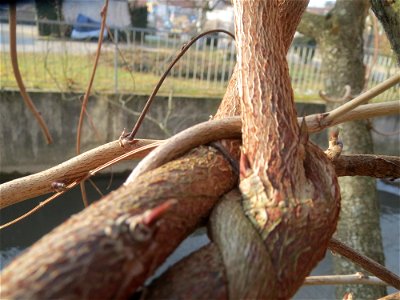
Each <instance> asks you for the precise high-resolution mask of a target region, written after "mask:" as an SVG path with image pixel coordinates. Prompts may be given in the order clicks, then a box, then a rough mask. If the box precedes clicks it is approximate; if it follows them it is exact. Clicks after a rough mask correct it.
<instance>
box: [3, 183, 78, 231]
mask: <svg viewBox="0 0 400 300" xmlns="http://www.w3.org/2000/svg"><path fill="white" fill-rule="evenodd" d="M76 184H77V182H73V183H71V184H70V185H68V186H67V187H66V188H65V189H66V190H69V189H71V188H72V187H74V186H75V185H76ZM64 193H65V191H62V192H57V193H55V194H54V195H52V196H50V197H49V198H47V199H46V200H44V201H42V202H40V203H39V204H38V205H37V206H35V207H34V208H33V209H31V210H30V211H28V212H27V213H25V214H23V215H22V216H19V217H18V218H16V219H14V220H12V221H10V222H7V223H6V224H3V225H1V226H0V230H2V229H5V228H7V227H9V226H11V225H14V224H15V223H18V222H19V221H21V220H23V219H25V218H26V217H29V216H30V215H32V214H33V213H35V212H37V211H38V210H39V209H41V208H42V207H44V206H45V205H47V204H49V203H50V202H51V201H53V200H54V199H56V198H58V197H59V196H60V195H62V194H64Z"/></svg>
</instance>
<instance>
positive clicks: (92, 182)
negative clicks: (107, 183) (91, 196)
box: [88, 178, 104, 197]
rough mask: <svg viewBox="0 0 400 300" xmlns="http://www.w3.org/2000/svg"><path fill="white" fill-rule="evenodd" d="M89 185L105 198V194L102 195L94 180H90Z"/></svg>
mask: <svg viewBox="0 0 400 300" xmlns="http://www.w3.org/2000/svg"><path fill="white" fill-rule="evenodd" d="M88 181H89V183H90V184H91V185H92V187H93V188H94V189H95V190H96V192H97V193H98V194H99V195H100V196H101V197H104V194H103V193H102V191H101V190H100V188H99V187H98V186H97V185H96V184H95V183H94V181H93V180H92V179H90V178H89V179H88Z"/></svg>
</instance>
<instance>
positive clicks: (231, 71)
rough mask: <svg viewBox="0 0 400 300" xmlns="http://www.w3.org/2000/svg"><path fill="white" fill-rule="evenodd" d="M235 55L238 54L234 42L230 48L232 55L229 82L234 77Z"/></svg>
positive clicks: (230, 56) (230, 55)
mask: <svg viewBox="0 0 400 300" xmlns="http://www.w3.org/2000/svg"><path fill="white" fill-rule="evenodd" d="M235 55H236V53H235V43H234V42H233V41H232V42H231V47H230V54H229V71H228V73H229V76H228V81H229V79H230V77H231V76H232V73H233V65H234V63H235V60H236V59H235Z"/></svg>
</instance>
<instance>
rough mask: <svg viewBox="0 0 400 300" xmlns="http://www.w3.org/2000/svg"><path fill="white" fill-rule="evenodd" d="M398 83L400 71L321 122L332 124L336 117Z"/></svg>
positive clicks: (326, 116)
mask: <svg viewBox="0 0 400 300" xmlns="http://www.w3.org/2000/svg"><path fill="white" fill-rule="evenodd" d="M398 83H400V72H398V73H397V74H395V75H393V76H392V77H390V78H388V79H386V80H385V81H384V82H382V83H380V84H378V85H377V86H375V87H373V88H372V89H370V90H368V91H366V92H365V93H363V94H361V95H359V96H357V97H355V98H354V99H353V100H351V101H349V102H347V103H345V104H343V105H342V106H340V107H338V108H336V109H334V110H332V111H331V112H329V113H328V114H326V115H324V118H323V119H322V120H321V123H322V124H325V125H328V124H331V123H332V122H334V121H335V119H336V118H338V117H340V116H342V115H344V114H346V113H348V112H350V111H352V110H353V109H354V108H356V107H357V106H359V105H361V104H363V103H365V102H367V101H368V100H370V99H372V98H374V97H375V96H377V95H379V94H382V93H383V92H384V91H386V90H387V89H389V88H391V87H392V86H394V85H396V84H398Z"/></svg>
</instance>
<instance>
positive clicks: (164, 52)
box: [0, 20, 399, 100]
mask: <svg viewBox="0 0 400 300" xmlns="http://www.w3.org/2000/svg"><path fill="white" fill-rule="evenodd" d="M0 21H2V22H0V44H1V46H0V51H1V53H0V54H1V55H0V56H1V57H0V58H1V60H0V63H1V68H0V74H1V78H0V88H2V89H4V88H14V87H16V83H15V80H14V77H13V73H12V68H11V62H10V57H9V43H8V23H6V22H5V20H0ZM72 25H73V24H67V23H63V22H52V21H40V23H38V22H35V23H33V24H26V23H25V24H19V25H18V26H17V41H18V58H19V62H20V67H21V72H22V75H23V77H24V81H25V84H26V85H27V87H28V88H29V89H51V90H61V91H63V92H67V91H81V90H84V89H85V87H86V84H87V82H88V78H89V76H90V73H91V71H92V68H93V62H94V56H95V53H96V48H97V43H96V38H93V39H84V40H83V39H82V40H76V39H73V38H71V30H72ZM40 26H50V27H54V28H51V29H50V32H52V35H50V36H39V35H38V28H39V27H40ZM192 36H193V35H191V34H187V33H174V32H166V31H159V30H152V29H141V28H133V27H132V28H123V29H120V28H119V29H118V28H112V29H110V30H109V32H108V37H107V39H106V40H105V42H104V44H103V47H102V55H101V58H100V61H99V65H98V69H97V73H96V79H95V85H94V87H95V89H96V90H98V91H106V92H128V93H139V94H148V93H150V91H151V90H152V89H153V87H154V85H155V84H156V82H157V81H158V79H159V77H160V75H161V74H162V73H163V72H164V70H165V69H166V68H167V66H168V64H169V63H170V62H171V61H172V59H173V58H174V57H175V55H176V54H177V53H178V52H179V50H180V49H181V47H182V45H183V44H184V43H185V42H187V41H189V40H190V38H191V37H192ZM366 52H367V54H366V55H365V57H364V63H365V64H366V65H367V66H368V67H370V68H371V75H370V76H369V79H368V87H372V86H374V85H376V84H377V83H379V82H382V81H383V80H385V79H386V78H388V77H389V76H391V75H393V74H394V73H395V72H397V71H398V68H397V67H396V62H395V59H394V58H393V57H388V56H381V55H379V56H377V57H375V59H374V57H373V53H369V52H368V51H366ZM287 57H288V63H289V69H290V75H291V79H292V85H293V88H294V91H295V95H296V97H297V98H300V99H301V98H307V99H315V100H317V99H319V97H318V91H319V90H321V89H322V88H323V82H322V79H323V77H322V74H321V64H322V58H321V56H320V53H319V51H318V48H315V47H308V46H293V47H291V48H290V50H289V53H288V56H287ZM235 58H236V50H235V44H234V42H233V41H232V39H231V38H230V37H229V36H226V35H224V34H214V35H212V36H208V37H204V38H202V39H200V40H199V41H197V42H196V43H195V44H194V45H193V46H192V48H191V49H190V50H189V51H188V52H187V53H186V55H185V56H184V57H183V58H182V59H181V60H180V61H179V63H178V64H177V65H176V66H175V67H174V68H173V69H172V70H171V73H170V77H169V78H168V79H167V80H166V82H165V84H164V85H163V87H162V89H161V90H160V92H161V93H164V94H170V93H171V92H173V93H174V94H183V95H193V96H196V95H197V96H220V95H222V94H223V92H224V89H225V87H226V85H227V82H228V80H229V78H230V75H231V74H232V71H233V68H234V65H235ZM380 99H382V100H394V99H399V93H398V89H397V90H396V89H394V88H392V89H391V90H389V91H387V92H385V93H384V94H383V95H381V96H380Z"/></svg>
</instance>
